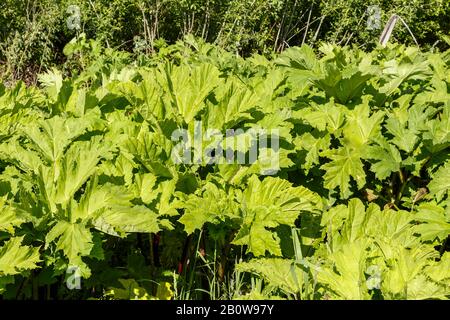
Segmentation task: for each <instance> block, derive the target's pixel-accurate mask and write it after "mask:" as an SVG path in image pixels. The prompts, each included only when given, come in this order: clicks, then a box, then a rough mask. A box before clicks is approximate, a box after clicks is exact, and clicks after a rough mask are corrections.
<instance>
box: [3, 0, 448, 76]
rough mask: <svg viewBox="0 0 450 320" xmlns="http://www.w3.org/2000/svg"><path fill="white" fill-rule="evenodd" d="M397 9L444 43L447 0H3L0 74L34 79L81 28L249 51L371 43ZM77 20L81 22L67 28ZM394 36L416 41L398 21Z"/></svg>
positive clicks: (111, 40) (420, 33) (103, 38)
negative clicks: (375, 18)
mask: <svg viewBox="0 0 450 320" xmlns="http://www.w3.org/2000/svg"><path fill="white" fill-rule="evenodd" d="M74 5H76V6H78V8H79V11H77V10H75V9H74V8H73V7H71V6H74ZM371 6H378V8H379V9H380V12H379V18H380V22H379V23H378V25H377V26H376V27H373V28H370V27H369V28H368V22H369V21H371V19H372V16H376V15H377V12H376V11H374V10H371V9H370V8H371ZM394 13H396V14H398V15H399V16H401V17H402V18H403V19H404V20H405V21H406V23H407V24H408V26H409V27H410V29H411V31H412V33H413V34H414V36H415V38H416V39H417V40H418V42H419V44H420V46H421V47H425V48H430V47H434V46H437V47H440V48H442V46H445V44H444V42H443V41H442V40H443V38H442V37H443V36H445V35H447V36H448V35H449V29H450V20H449V19H448V17H449V16H450V2H449V1H447V0H431V1H430V0H415V1H411V0H389V1H386V0H372V1H364V0H351V1H349V0H333V1H331V0H327V1H322V0H244V1H243V0H182V1H180V0H147V1H141V0H89V1H86V0H3V1H2V2H1V3H0V62H3V63H1V64H2V65H3V66H2V68H0V73H1V74H2V77H3V78H8V79H10V80H11V79H12V80H17V79H25V80H26V81H27V82H33V83H34V81H35V77H34V74H35V73H38V72H42V71H44V70H46V69H47V68H49V67H51V66H52V65H58V64H59V63H60V62H62V61H64V55H63V54H62V50H63V48H64V45H65V44H66V43H67V42H69V41H70V39H72V38H73V37H74V36H75V35H76V34H77V33H81V32H84V33H86V34H87V36H88V37H89V38H95V39H97V40H99V41H100V42H101V43H102V44H103V45H105V46H107V47H111V48H120V49H126V50H128V51H129V52H135V53H136V54H141V53H149V52H153V51H155V50H157V49H158V47H159V45H160V43H159V42H160V41H161V40H159V39H165V40H166V41H167V42H168V43H171V44H173V43H175V42H176V41H177V40H178V39H181V38H182V37H184V36H185V35H187V34H194V35H195V36H196V37H201V38H203V39H204V40H205V41H209V42H214V43H215V44H217V45H219V46H221V47H222V48H226V49H227V50H229V51H234V52H237V53H239V54H241V55H246V56H248V55H251V54H252V53H253V52H259V53H264V54H267V53H269V54H270V53H271V52H272V51H273V50H275V51H278V52H279V51H281V50H283V49H285V48H288V47H289V46H300V45H301V44H308V45H310V46H313V47H318V46H319V45H320V43H321V42H322V41H326V42H329V43H334V44H339V45H353V44H354V45H357V46H360V47H363V48H365V49H371V48H373V47H374V45H375V44H376V42H377V40H378V38H379V36H380V33H381V30H382V28H383V27H384V25H385V24H386V22H387V21H388V19H389V17H390V16H391V15H392V14H394ZM77 16H78V17H77ZM77 21H79V29H77V28H69V25H68V24H69V23H72V27H73V26H74V25H76V24H77V23H75V24H73V22H77ZM394 37H395V39H396V40H398V41H399V42H400V43H404V44H414V42H413V38H412V37H411V36H410V34H409V33H408V31H407V30H406V28H405V27H404V26H402V25H399V26H398V27H397V28H396V29H395V31H394ZM158 40H159V41H158Z"/></svg>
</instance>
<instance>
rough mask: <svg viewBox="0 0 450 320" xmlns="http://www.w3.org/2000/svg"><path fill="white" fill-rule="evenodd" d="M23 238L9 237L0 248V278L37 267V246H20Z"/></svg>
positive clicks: (38, 260)
mask: <svg viewBox="0 0 450 320" xmlns="http://www.w3.org/2000/svg"><path fill="white" fill-rule="evenodd" d="M23 238H24V237H23V236H22V237H14V238H11V239H9V240H8V241H6V242H5V244H4V245H3V247H1V248H0V278H1V277H3V276H8V275H15V274H20V273H22V272H23V271H25V270H32V269H36V268H38V265H37V263H38V262H40V261H41V260H40V257H39V248H34V247H30V246H22V241H23Z"/></svg>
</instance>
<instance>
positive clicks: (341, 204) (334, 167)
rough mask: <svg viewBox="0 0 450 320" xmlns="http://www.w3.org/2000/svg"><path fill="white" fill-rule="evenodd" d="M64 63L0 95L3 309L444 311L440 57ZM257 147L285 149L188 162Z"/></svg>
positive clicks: (445, 124) (76, 45)
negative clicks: (380, 303) (159, 304)
mask: <svg viewBox="0 0 450 320" xmlns="http://www.w3.org/2000/svg"><path fill="white" fill-rule="evenodd" d="M88 49H90V50H91V51H89V52H90V53H89V54H87V50H88ZM64 51H65V53H66V54H67V55H68V56H69V57H68V59H69V61H71V60H70V59H74V56H77V57H78V58H79V59H78V60H77V61H78V62H79V64H78V65H76V66H77V67H74V65H71V66H72V67H71V69H74V70H78V71H74V72H73V73H72V75H71V76H70V77H67V76H65V75H64V74H63V72H62V71H61V70H57V69H53V70H52V71H50V72H47V73H45V74H43V75H41V76H40V78H39V81H40V87H33V86H32V87H26V86H25V85H24V84H23V83H22V82H18V83H17V84H16V85H15V86H14V87H11V88H6V87H5V86H1V87H0V128H1V129H0V207H1V210H0V294H1V296H2V297H3V298H5V299H12V298H19V299H21V298H36V299H37V298H49V299H50V298H60V299H62V298H65V299H67V298H99V299H109V298H116V299H129V298H136V299H155V298H158V299H180V298H191V299H198V298H211V299H224V298H228V299H249V298H251V299H258V298H274V299H277V298H282V299H429V298H434V299H445V298H449V297H450V253H449V246H448V244H447V239H448V236H449V234H450V152H449V151H450V92H449V85H450V72H449V66H450V51H447V52H444V53H422V52H420V51H419V50H418V49H417V48H413V47H405V46H402V45H396V46H389V47H387V48H377V49H376V50H374V51H373V52H371V53H364V52H363V51H361V50H357V49H349V48H343V47H338V46H333V45H323V46H321V47H320V54H319V55H316V54H315V53H314V51H313V50H312V49H311V48H310V47H309V46H306V45H305V46H302V47H293V48H290V49H288V50H286V51H284V52H283V53H281V54H279V55H277V56H275V57H274V58H273V59H267V58H265V57H263V56H261V55H252V56H251V57H249V58H247V59H244V58H240V57H238V56H236V55H234V54H232V53H227V52H226V51H223V50H222V49H220V48H218V47H216V46H213V45H210V44H205V43H203V42H201V41H196V40H194V39H193V38H187V39H186V40H185V42H178V43H177V44H175V45H173V46H168V47H164V48H163V49H162V50H161V51H159V53H158V54H155V55H152V56H151V57H148V58H146V59H142V60H139V61H137V62H135V63H130V62H129V54H126V53H123V52H117V51H113V50H103V49H101V47H100V46H99V45H98V43H96V42H93V41H87V40H86V39H85V38H84V37H80V38H78V39H75V40H74V41H72V42H71V43H70V44H69V45H67V46H66V48H65V50H64ZM73 61H75V60H73ZM80 61H82V62H80ZM199 123H200V128H199V127H198V124H199ZM176 129H178V130H180V129H186V132H187V138H188V139H186V141H185V142H186V143H185V147H187V150H189V152H188V153H189V154H191V153H192V154H193V155H194V161H192V162H191V163H179V162H177V161H176V159H178V158H177V157H173V155H174V154H175V155H177V154H178V153H177V152H178V151H179V150H178V147H179V146H180V144H179V141H176V140H174V139H173V132H174V131H176ZM199 129H200V130H203V132H205V131H206V130H207V129H217V130H218V131H219V133H221V134H222V135H223V137H222V138H221V139H215V137H213V136H206V137H205V140H206V141H205V143H204V144H200V145H199V144H196V141H195V139H194V138H193V137H194V136H195V134H196V132H197V130H199ZM230 129H234V130H236V134H235V135H225V134H226V133H227V132H229V130H230ZM239 129H243V130H242V131H239ZM250 129H254V130H258V129H264V130H265V132H271V131H270V130H271V129H274V130H278V131H274V132H277V136H276V138H277V139H279V144H278V145H275V144H274V145H268V146H266V150H264V151H266V152H260V153H258V155H257V158H256V159H254V160H255V161H253V162H250V161H249V163H247V164H239V163H236V162H231V163H226V162H225V163H223V162H222V163H211V162H210V161H208V159H204V158H202V157H200V158H197V157H195V155H196V154H197V155H198V154H203V153H208V152H207V151H208V149H213V150H215V155H212V156H213V157H218V158H222V159H223V158H224V157H226V156H227V155H229V154H230V152H231V154H244V155H245V154H248V153H249V152H250V148H251V147H250V146H251V145H252V143H255V142H256V141H255V139H258V137H256V138H255V136H253V135H251V134H248V132H249V131H248V130H250ZM239 138H245V141H247V143H244V144H236V143H235V141H236V140H235V139H239ZM206 142H207V143H206ZM218 150H220V151H218ZM260 151H261V150H260ZM267 152H268V153H267ZM209 154H211V153H209ZM274 158H276V159H279V162H278V164H279V168H277V169H278V170H275V172H274V171H273V170H272V171H270V170H269V171H267V170H265V169H267V165H268V160H269V162H270V159H274ZM209 160H210V159H209ZM272 169H273V168H272ZM73 270H75V271H76V273H75V275H80V276H81V277H82V281H81V287H80V288H79V289H78V290H77V289H74V290H69V288H68V287H67V286H66V281H69V282H70V280H71V279H70V278H71V277H73V275H74V274H73V273H72V272H71V271H73ZM72 280H73V279H72Z"/></svg>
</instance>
